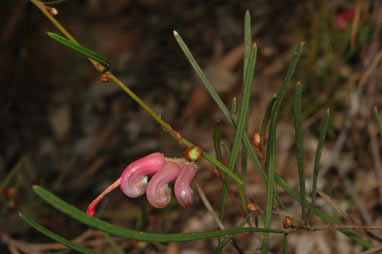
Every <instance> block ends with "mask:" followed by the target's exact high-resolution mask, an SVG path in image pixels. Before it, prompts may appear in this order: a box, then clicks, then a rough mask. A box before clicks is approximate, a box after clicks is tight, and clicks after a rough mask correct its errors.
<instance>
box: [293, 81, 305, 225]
mask: <svg viewBox="0 0 382 254" xmlns="http://www.w3.org/2000/svg"><path fill="white" fill-rule="evenodd" d="M301 92H302V88H301V83H300V82H298V83H297V85H296V92H295V95H294V123H295V130H296V154H297V168H298V181H299V183H300V195H301V201H302V202H301V216H302V219H303V220H304V221H305V199H306V190H305V170H304V152H303V151H304V149H303V143H302V142H303V139H302V119H301Z"/></svg>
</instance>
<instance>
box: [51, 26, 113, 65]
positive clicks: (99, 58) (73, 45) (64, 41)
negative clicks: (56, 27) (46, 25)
mask: <svg viewBox="0 0 382 254" xmlns="http://www.w3.org/2000/svg"><path fill="white" fill-rule="evenodd" d="M48 35H49V37H51V38H52V39H54V40H56V41H58V42H59V43H61V44H63V45H65V46H67V47H69V48H71V49H73V50H74V51H77V52H78V53H80V54H82V55H84V56H86V57H87V58H90V59H93V60H94V61H96V62H98V63H100V64H101V65H102V66H103V67H105V69H104V70H103V72H106V71H108V70H109V69H110V66H111V64H110V61H109V60H108V59H106V58H105V57H103V56H101V55H99V54H97V53H96V52H94V51H91V50H90V49H87V48H85V47H84V46H81V45H80V44H77V43H75V42H72V41H70V40H68V39H66V38H65V37H63V36H61V35H59V34H55V33H48Z"/></svg>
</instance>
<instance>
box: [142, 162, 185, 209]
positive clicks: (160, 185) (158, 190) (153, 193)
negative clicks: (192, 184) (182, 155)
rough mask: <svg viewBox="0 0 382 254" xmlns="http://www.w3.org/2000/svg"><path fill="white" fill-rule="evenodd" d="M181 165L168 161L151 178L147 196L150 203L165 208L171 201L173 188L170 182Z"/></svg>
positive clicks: (176, 174)
mask: <svg viewBox="0 0 382 254" xmlns="http://www.w3.org/2000/svg"><path fill="white" fill-rule="evenodd" d="M179 171H180V166H179V165H178V164H176V163H174V162H171V161H169V162H167V164H166V166H165V167H164V168H162V169H160V170H159V171H158V172H157V173H156V174H155V175H154V176H153V177H152V178H151V180H150V182H149V185H148V186H147V191H146V196H147V200H148V201H149V203H150V204H151V205H152V206H153V207H156V208H164V207H166V206H167V205H168V203H170V201H171V189H170V188H169V187H168V183H169V182H171V181H173V180H174V179H175V178H176V177H177V176H178V174H179Z"/></svg>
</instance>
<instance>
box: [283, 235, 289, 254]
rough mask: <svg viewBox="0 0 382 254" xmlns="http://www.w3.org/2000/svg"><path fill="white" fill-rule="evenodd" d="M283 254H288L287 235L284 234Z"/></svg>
mask: <svg viewBox="0 0 382 254" xmlns="http://www.w3.org/2000/svg"><path fill="white" fill-rule="evenodd" d="M283 246H284V247H283V254H288V234H284V244H283Z"/></svg>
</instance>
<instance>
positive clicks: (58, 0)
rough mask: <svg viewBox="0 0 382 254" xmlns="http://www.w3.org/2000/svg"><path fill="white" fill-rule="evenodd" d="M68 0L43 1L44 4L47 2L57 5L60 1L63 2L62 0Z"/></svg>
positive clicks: (64, 0)
mask: <svg viewBox="0 0 382 254" xmlns="http://www.w3.org/2000/svg"><path fill="white" fill-rule="evenodd" d="M67 1H68V0H55V1H46V2H43V3H44V4H47V5H59V4H61V3H64V2H67Z"/></svg>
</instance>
